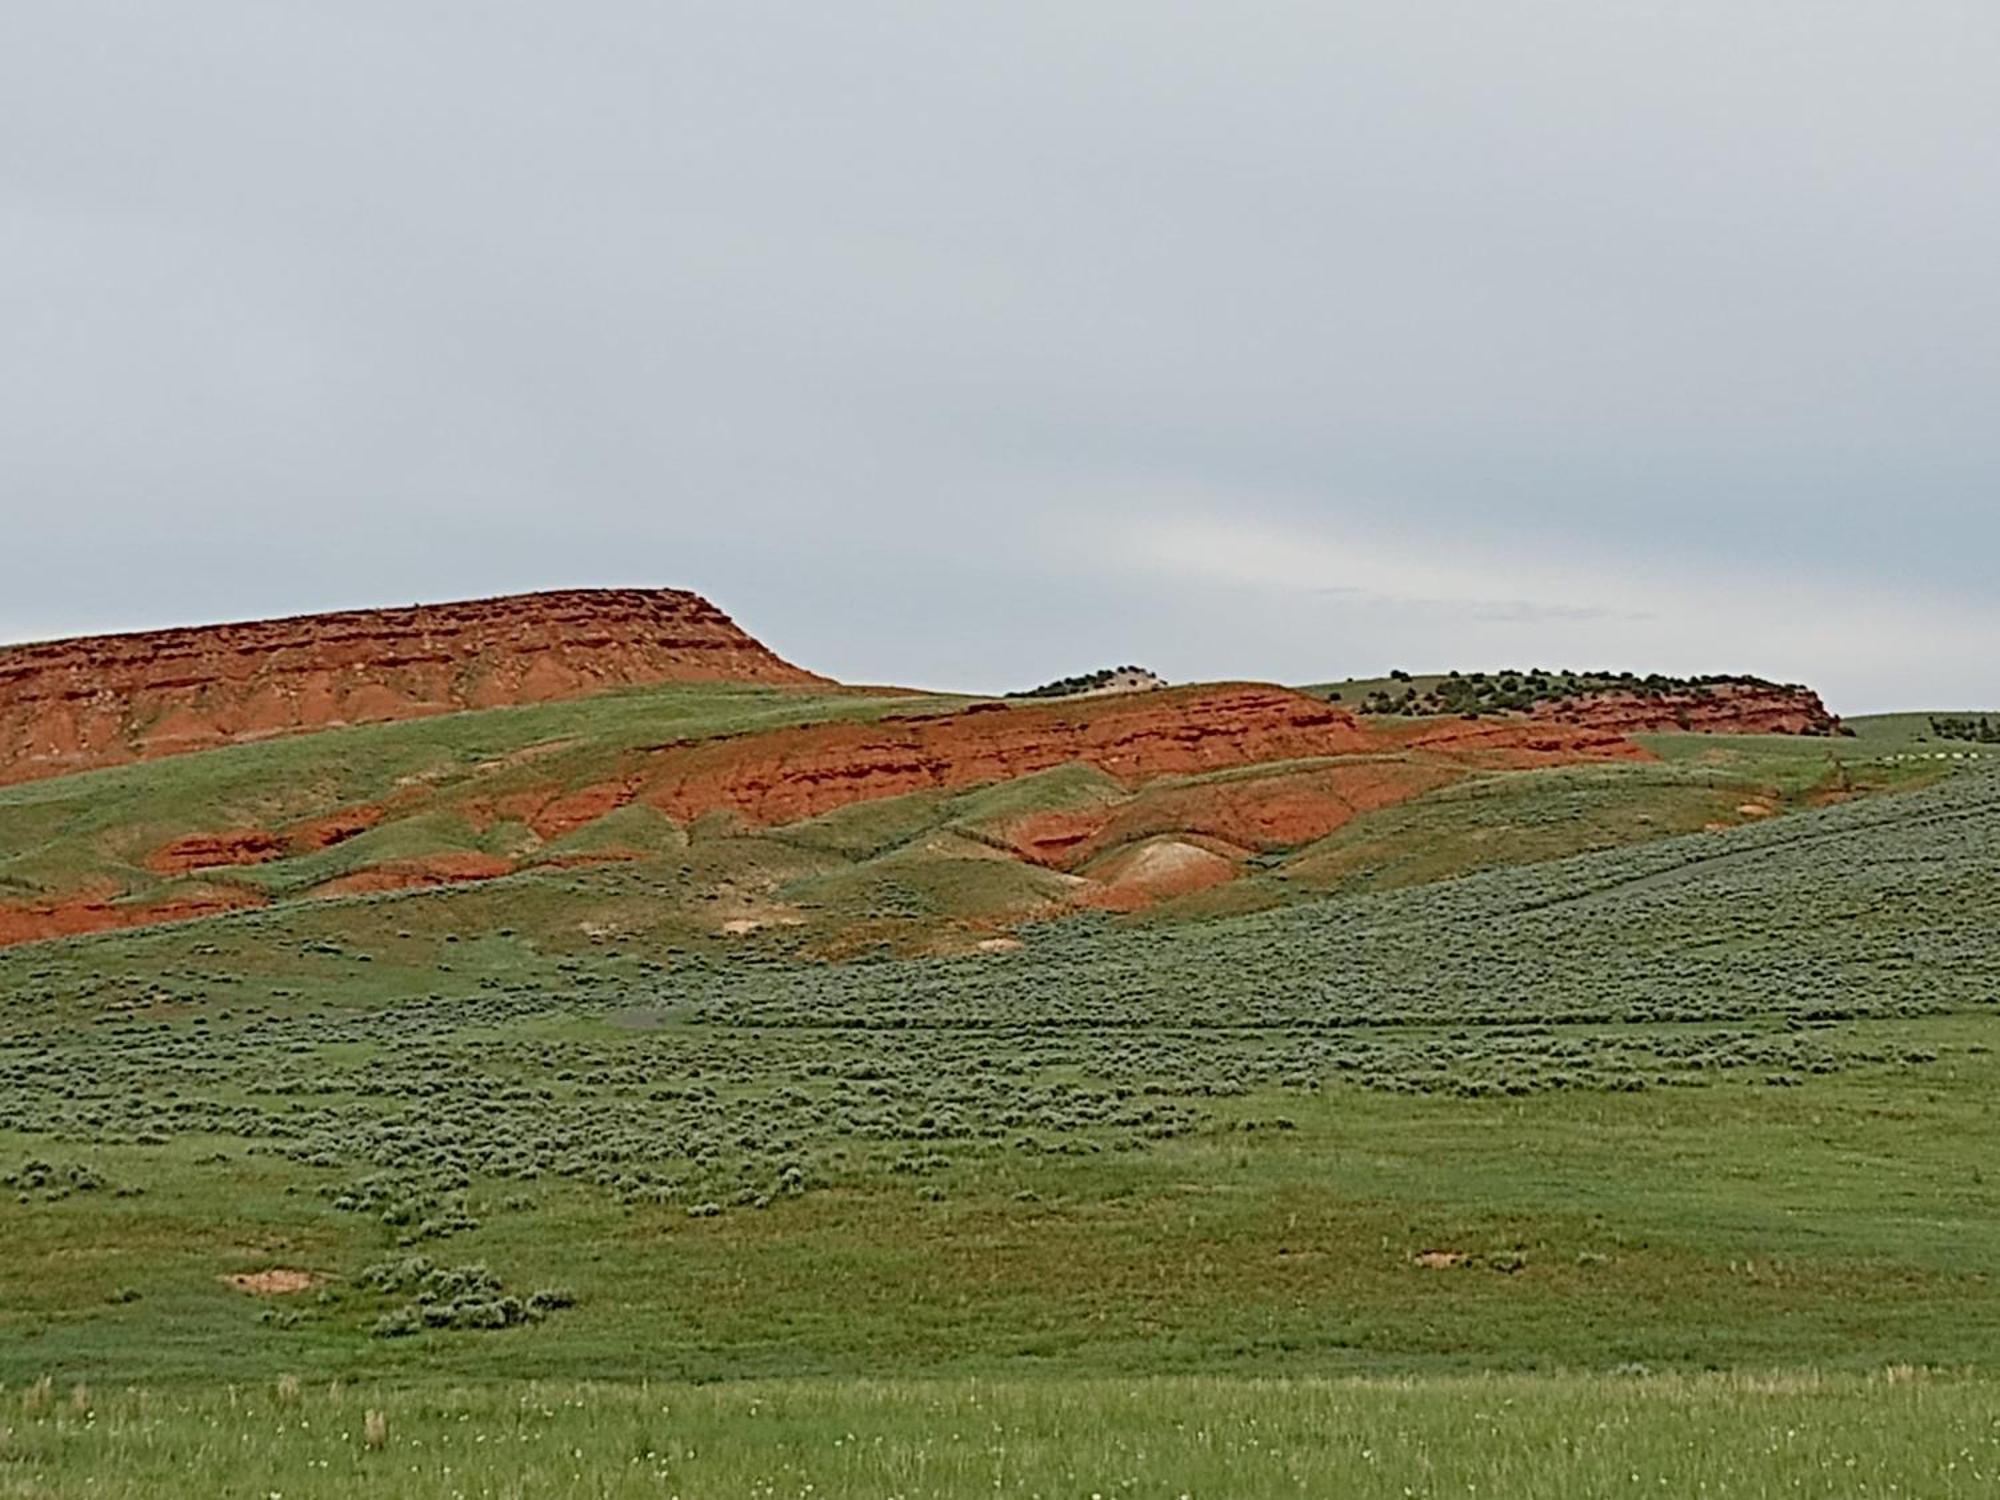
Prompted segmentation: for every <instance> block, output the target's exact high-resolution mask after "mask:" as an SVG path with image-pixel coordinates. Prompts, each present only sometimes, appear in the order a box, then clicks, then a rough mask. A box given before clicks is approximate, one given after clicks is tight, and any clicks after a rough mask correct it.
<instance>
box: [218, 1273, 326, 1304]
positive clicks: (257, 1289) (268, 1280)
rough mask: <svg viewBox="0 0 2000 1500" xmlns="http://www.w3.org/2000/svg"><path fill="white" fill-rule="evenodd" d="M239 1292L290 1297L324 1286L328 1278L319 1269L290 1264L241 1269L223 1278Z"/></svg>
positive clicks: (259, 1295)
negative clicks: (297, 1266) (308, 1268)
mask: <svg viewBox="0 0 2000 1500" xmlns="http://www.w3.org/2000/svg"><path fill="white" fill-rule="evenodd" d="M222 1279H223V1280H224V1281H225V1282H227V1283H228V1284H229V1285H230V1286H233V1287H235V1288H236V1290H237V1291H239V1292H248V1293H249V1294H250V1295H251V1296H253V1297H289V1296H292V1295H293V1294H294V1293H297V1292H309V1291H311V1290H312V1289H313V1288H314V1287H316V1286H324V1285H325V1284H326V1278H325V1277H324V1276H322V1275H320V1274H319V1273H318V1272H317V1271H299V1270H294V1269H293V1268H291V1267H289V1266H272V1267H270V1268H269V1269H268V1270H263V1271H239V1272H237V1273H236V1274H235V1275H233V1276H225V1277H223V1278H222Z"/></svg>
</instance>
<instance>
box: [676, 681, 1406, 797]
mask: <svg viewBox="0 0 2000 1500" xmlns="http://www.w3.org/2000/svg"><path fill="white" fill-rule="evenodd" d="M1369 746H1370V740H1369V738H1368V735H1367V734H1366V733H1365V732H1364V731H1363V730H1362V729H1361V728H1360V726H1359V725H1357V724H1356V723H1355V721H1354V717H1353V715H1351V714H1349V713H1347V712H1346V711H1345V710H1343V709H1339V708H1335V707H1334V706H1333V705H1331V704H1328V703H1324V702H1321V701H1320V700H1319V699H1316V698H1309V697H1307V696H1305V695H1304V694H1302V693H1294V692H1288V691H1286V690H1285V689H1283V688H1275V687H1261V686H1255V685H1248V684H1237V685H1224V686H1219V687H1204V688H1187V689H1180V690H1174V691H1168V692H1159V693H1146V694H1135V695H1133V696H1131V697H1127V698H1116V699H1095V700H1092V701H1091V702H1090V703H1088V704H1075V705H1052V706H1049V707H1046V708H1044V707H1019V708H1016V707H1009V706H1003V705H1000V704H997V703H995V704H982V705H978V706H975V707H973V708H970V709H966V710H963V711H961V712H959V713H953V714H937V715H929V716H923V717H911V718H900V719H889V720H884V721H881V722H879V723H874V724H821V725H814V726H810V727H806V728H800V729H781V730H777V731H775V732H772V733H769V734H761V735H757V736H755V737H754V738H749V739H741V740H710V741H704V742H701V743H697V744H691V745H686V746H673V747H668V748H666V749H664V750H662V751H660V752H659V753H658V757H657V759H656V760H655V762H654V763H653V764H652V765H651V766H650V767H649V768H648V774H647V775H646V777H645V780H644V782H643V784H642V788H641V789H640V790H639V793H638V794H639V796H640V797H641V798H642V799H643V800H644V801H646V802H648V803H650V804H651V805H653V806H654V807H657V808H659V809H660V811H662V812H664V813H666V814H667V816H668V817H671V818H674V819H676V820H679V821H683V822H686V821H691V820H692V819H694V818H696V817H699V816H700V815H701V814H702V813H705V812H712V811H716V810H718V809H726V810H729V811H733V812H737V813H741V814H742V815H743V816H744V817H746V818H749V819H750V820H751V821H752V822H757V823H790V822H796V821H797V820H799V819H801V818H810V817H815V816H817V815H818V814H820V813H824V812H831V811H833V810H834V809H835V808H838V807H844V806H846V805H847V804H849V803H851V802H864V801H872V800H874V799H876V798H881V797H897V796H901V795H903V794H904V793H907V792H918V791H928V790H933V789H937V788H951V787H964V786H977V785H980V784H982V783H986V782H994V781H1007V780H1011V779H1012V778H1014V777H1017V776H1027V775H1031V774H1033V773H1034V772H1036V771H1047V770H1053V769H1054V768H1055V767H1057V766H1062V765H1070V764H1078V763H1080V764H1083V765H1088V766H1094V767H1096V768H1097V769H1098V770H1100V771H1104V772H1106V773H1107V774H1109V775H1111V776H1114V777H1116V778H1118V779H1119V780H1120V781H1123V782H1126V783H1128V784H1135V783H1137V782H1139V781H1143V780H1146V779H1149V778H1151V777H1155V776H1166V775H1188V774H1191V773H1194V772H1198V771H1216V770H1222V769H1225V768H1227V767H1231V766H1245V765H1253V764H1256V763H1258V762H1261V761H1272V760H1301V759H1305V758H1309V757H1312V756H1323V755H1351V754H1355V753H1357V752H1360V751H1364V750H1367V749H1368V748H1369Z"/></svg>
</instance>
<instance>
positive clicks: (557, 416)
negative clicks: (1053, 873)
mask: <svg viewBox="0 0 2000 1500" xmlns="http://www.w3.org/2000/svg"><path fill="white" fill-rule="evenodd" d="M1996 63H2000V13H1995V12H1994V11H1993V9H1992V8H1991V7H1990V6H1987V5H1983V4H1979V3H1972V0H1966V3H1944V0H1935V3H1933V0H1910V3H1906V4H1902V5H1897V6H1867V5H1847V4H1827V3H1825V0H1770V3H1767V4H1761V5H1758V6H1754V7H1746V6H1742V5H1737V4H1730V3H1726V0H1712V3H1700V0H1697V3H1690V4H1682V5H1675V6H1671V7H1665V6H1662V7H1625V6H1615V7H1614V6H1603V5H1596V4H1589V3H1585V0H1527V3H1522V4H1516V5H1485V4H1471V3H1456V4H1444V3H1441V4H1436V5H1417V6H1406V5H1390V4H1380V5H1353V6H1328V5H1324V4H1309V3H1298V4H1275V3H1274V4H1252V5H1249V6H1240V7H1228V8H1220V7H1215V6H1195V5H1179V4H1166V5H1160V4H1150V3H1149V4H1145V5H1140V4H1136V3H1134V4H1128V3H1123V0H1105V3H1102V4H1097V5H1092V6H1086V7H1078V6H1074V5H1058V4H1054V3H1020V4H1010V5H1006V6H997V5H996V6H985V5H977V4H973V5H960V6H949V7H940V6H932V5H917V4H889V3H876V0H848V3H843V4H839V5H829V6H798V5H784V6H779V5H769V4H759V3H755V0H732V3H729V4H726V5H725V4H708V3H699V4H698V3H670V4H662V3H654V0H647V3H643V4H641V3H638V0H599V3H594V4H589V5H582V6H567V7H545V6H514V5H506V4H502V5H494V4H489V3H481V4H472V3H469V0H468V3H456V4H453V3H438V4H429V5H421V6H416V5H408V4H388V3H372V0H350V3H348V4H344V5H340V6H301V5H276V4H270V3H267V0H239V3H224V0H185V3H183V4H180V5H175V6H171V7H167V6H157V5H147V4H142V3H138V0H127V3H108V0H65V3H64V4H61V5H48V6H17V7H14V8H13V9H12V10H11V11H10V12H9V13H8V15H7V16H6V18H5V19H4V21H0V326H4V327H6V328H7V330H8V357H7V358H6V359H5V360H4V361H0V506H4V508H5V511H6V516H5V520H6V530H5V533H4V535H5V542H4V547H0V638H7V637H25V636H32V635H46V634H51V633H59V632H67V631H73V630H86V629H96V628H111V627H119V626H128V625H130V626H136V625H142V624H150V623H157V622H166V621H187V620H202V619H209V618H216V617H226V616H241V615H251V614H258V613H265V612H270V611H279V610H286V611H289V610H295V609H301V608H313V607H333V606H339V605H346V604H357V603H370V602H391V601H404V602H407V601H408V600H410V599H414V598H439V597H450V596H454V595H460V594H467V593H482V592H493V591H499V590H505V589H515V588H531V587H543V586H558V585H568V584H578V583H595V582H606V583H627V582H668V583H677V584H685V585H688V586H692V587H696V588H699V589H702V590H704V591H705V592H708V593H710V594H712V595H713V596H714V597H716V598H717V599H718V600H719V601H720V602H722V603H723V604H724V605H725V606H726V607H728V608H730V609H732V610H733V611H734V612H735V613H737V614H738V615H739V616H740V617H741V618H743V619H744V621H745V622H746V623H747V624H749V625H750V626H751V627H752V628H753V629H756V630H757V631H758V632H759V633H760V634H762V635H764V636H765V637H767V638H768V639H770V640H771V641H772V642H773V644H775V645H776V646H778V647H779V648H780V649H782V650H784V651H786V652H787V653H788V654H790V655H792V656H794V657H796V658H798V659H800V660H803V661H805V662H808V663H809V664H811V665H814V666H817V667H820V668H822V669H824V670H829V671H833V672H836V673H840V674H842V675H848V676H853V677H857V678H864V679H873V680H883V679H901V680H914V681H921V682H936V683H955V684H964V685H973V686H1003V685H1008V684H1012V683H1018V682H1021V681H1026V680H1040V679H1042V678H1045V677H1047V676H1049V675H1053V674H1054V673H1056V672H1058V671H1061V670H1068V669H1071V668H1075V667H1080V666H1085V665H1089V664H1092V663H1095V662H1097V661H1099V660H1100V659H1116V660H1121V661H1122V660H1142V661H1147V662H1150V663H1152V664H1154V665H1156V666H1157V667H1159V668H1160V669H1161V670H1164V671H1167V672H1169V673H1170V674H1172V675H1176V676H1195V675H1208V674H1211V673H1214V674H1223V673H1227V674H1231V675H1269V676H1281V677H1291V678H1311V677H1325V676H1331V675H1336V674H1339V673H1344V672H1347V671H1350V670H1356V671H1360V670H1373V669H1376V668H1379V667H1380V666H1382V665H1385V664H1388V663H1391V662H1401V663H1404V664H1408V665H1412V666H1423V665H1447V664H1454V663H1456V664H1462V665H1466V666H1473V665H1478V664H1481V663H1484V662H1487V661H1489V660H1492V661H1498V660H1501V659H1506V660H1530V659H1532V660H1539V661H1545V662H1549V663H1556V662H1563V661H1575V662H1579V663H1581V662H1589V663H1591V664H1598V663H1601V662H1602V663H1606V664H1617V665H1631V666H1634V667H1639V668H1652V667H1661V668H1673V667H1680V666H1688V667H1693V668H1708V667H1714V668H1717V669H1728V668H1739V667H1740V668H1745V669H1753V670H1765V671H1769V672H1771V673H1772V674H1773V675H1793V676H1808V677H1811V678H1812V679H1813V680H1815V681H1817V682H1821V683H1823V684H1824V685H1825V686H1826V687H1827V688H1828V689H1829V690H1830V692H1831V693H1832V694H1833V696H1834V697H1835V698H1836V699H1837V700H1838V701H1840V702H1841V703H1842V704H1843V706H1846V707H1849V708H1854V709H1861V708H1869V707H1887V706H1896V705H1899V704H1905V703H1909V704H1929V703H1935V704H1954V705H1955V704H1962V703H1963V704H1970V703H1989V704H1990V703H1994V702H2000V680H1997V679H1996V677H1995V675H1994V669H1993V667H1992V666H1991V665H1990V660H1991V658H1990V652H1989V651H1988V650H1987V649H1986V647H1985V645H1984V642H1985V641H1986V640H1989V639H1990V635H1989V634H1987V632H1988V630H1989V628H1990V627H1991V626H1992V625H1993V624H1994V623H1996V622H1995V620H1994V617H1993V613H1992V612H1993V608H1994V604H1993V592H1992V590H1991V588H1990V585H1989V582H1988V580H1989V577H1990V572H1991V561H1990V560H1991V558H1992V557H1993V556H1994V555H1995V550H1996V545H2000V519H1996V516H2000V505H1996V503H1995V493H1996V483H1995V481H1996V477H2000V462H1996V460H2000V431H1996V429H1995V427H1994V424H1993V422H1992V418H1991V413H1992V411H1993V410H1994V409H1995V405H1996V397H2000V291H1996V289H1995V283H1994V279H1993V277H1992V275H1991V267H1992V266H1993V265H1994V264H1995V263H1996V260H2000V197H1996V195H1995V194H1994V193H1993V192H1992V191H1991V190H1990V183H1991V166H1990V162H1989V160H1988V158H1989V156H1990V151H1991V143H1992V141H1993V140H1994V139H1995V138H1996V134H2000V102H1996V94H1995V91H1994V90H1993V89H1992V87H1991V80H1992V78H1993V77H1994V76H1995V72H1996ZM1190 517H1192V518H1193V519H1195V520H1198V521H1200V522H1201V523H1202V524H1203V525H1205V526H1206V527H1208V528H1209V529H1208V531H1206V532H1204V533H1203V535H1206V536H1210V537H1212V536H1214V535H1215V534H1217V529H1218V528H1221V529H1227V528H1229V527H1232V526H1238V525H1240V526H1242V527H1244V528H1245V529H1246V534H1250V535H1254V536H1256V537H1260V538H1262V539H1263V542H1262V543H1261V544H1260V548H1261V550H1260V548H1248V549H1245V550H1243V551H1241V552H1240V554H1237V555H1234V556H1233V559H1232V571H1231V572H1230V573H1229V574H1228V575H1227V576H1224V575H1223V574H1221V573H1218V572H1217V571H1216V570H1215V569H1213V568H1210V567H1206V566H1203V565H1202V559H1201V558H1200V557H1199V556H1198V555H1190V554H1188V553H1186V552H1178V553H1174V552H1170V551H1169V550H1167V549H1163V548H1162V547H1161V546H1159V545H1157V544H1155V543H1152V542H1149V541H1148V539H1147V538H1148V534H1149V532H1153V531H1155V530H1157V529H1158V528H1159V527H1160V526H1161V525H1162V523H1163V522H1164V523H1175V524H1178V523H1182V522H1185V521H1187V520H1189V518H1190ZM1300 546H1303V547H1304V548H1306V549H1307V550H1308V551H1309V552H1310V553H1311V555H1312V556H1314V557H1315V558H1317V559H1320V562H1319V563H1317V564H1316V568H1317V570H1318V571H1319V572H1326V571H1329V570H1331V571H1335V572H1338V571H1340V570H1341V568H1342V566H1343V565H1342V562H1341V559H1342V558H1343V557H1345V556H1347V555H1348V554H1349V553H1350V552H1355V553H1360V554H1364V555H1365V556H1366V557H1367V558H1368V559H1369V563H1368V567H1369V568H1370V569H1373V570H1374V571H1375V572H1376V573H1378V574H1379V573H1383V572H1394V573H1395V575H1396V576H1397V577H1398V578H1399V579H1400V580H1402V582H1400V583H1399V584H1397V585H1396V586H1394V587H1389V586H1382V585H1381V584H1380V583H1379V582H1378V581H1376V580H1373V579H1371V578H1370V577H1368V576H1359V577H1348V576H1344V575H1343V576H1341V577H1337V578H1319V577H1316V576H1314V575H1313V574H1312V573H1308V572H1302V571H1301V570H1300V569H1298V568H1296V567H1293V566H1290V565H1289V564H1288V561H1287V554H1288V553H1294V552H1296V551H1297V549H1298V547H1300ZM1426 570H1432V571H1433V572H1435V573H1436V574H1440V575H1442V576H1444V577H1445V578H1446V579H1447V581H1448V583H1449V585H1450V586H1449V587H1448V588H1446V589H1444V590H1439V589H1437V588H1434V587H1431V586H1430V584H1429V582H1427V581H1426ZM1364 571H1365V570H1364ZM1412 580H1414V581H1415V582H1414V586H1412ZM1432 581H1434V580H1432ZM1328 589H1334V590H1340V589H1353V590H1355V591H1356V592H1355V593H1354V594H1352V595H1348V594H1342V593H1338V592H1334V593H1329V592H1327V591H1326V590H1328ZM1633 596H1643V603H1642V604H1634V603H1632V602H1631V601H1632V597H1633ZM1399 600H1401V601H1404V602H1402V603H1399V602H1398V601H1399ZM1409 601H1420V602H1419V603H1418V604H1416V605H1412V604H1410V603H1409ZM1421 601H1429V602H1428V603H1422V602H1421ZM1510 601H1511V602H1510ZM1607 622H1609V624H1610V626H1615V628H1607ZM1933 624H1934V628H1932V627H1933ZM1607 651H1616V652H1618V653H1622V659H1621V660H1619V661H1617V662H1615V663H1613V662H1610V661H1609V660H1608V659H1607V658H1606V656H1605V653H1606V652H1607ZM1722 657H1726V659H1718V658H1722Z"/></svg>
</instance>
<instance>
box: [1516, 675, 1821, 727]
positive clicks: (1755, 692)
mask: <svg viewBox="0 0 2000 1500" xmlns="http://www.w3.org/2000/svg"><path fill="white" fill-rule="evenodd" d="M1531 717H1532V718H1535V719H1538V720H1547V721H1549V722H1551V723H1558V724H1570V725H1581V726H1585V727H1588V728H1591V729H1597V730H1602V731H1605V732H1607V733H1610V734H1643V733H1646V732H1649V731H1661V730H1665V731H1673V730H1683V731H1690V732H1693V733H1696V734H1807V735H1816V734H1839V733H1840V732H1841V723H1840V720H1839V719H1838V718H1837V717H1836V716H1835V715H1833V714H1831V713H1829V712H1828V711H1827V707H1826V705H1825V704H1824V703H1823V702H1821V701H1820V696H1819V694H1818V693H1815V692H1813V691H1812V690H1811V689H1810V688H1804V687H1780V686H1777V685H1775V684H1772V683H1761V682H1720V683H1714V684H1712V685H1710V686H1707V687H1704V688H1701V689H1699V690H1697V691H1689V692H1664V693H1636V692H1634V693H1622V692H1621V693H1593V694H1591V695H1589V696H1588V697H1580V698H1567V699H1563V700H1561V701H1558V702H1554V703H1544V704H1540V705H1538V706H1537V708H1536V709H1535V711H1534V713H1533V714H1532V715H1531Z"/></svg>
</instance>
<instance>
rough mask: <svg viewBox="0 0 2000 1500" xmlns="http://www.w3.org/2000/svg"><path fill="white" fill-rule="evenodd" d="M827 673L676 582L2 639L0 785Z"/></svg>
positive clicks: (790, 680)
mask: <svg viewBox="0 0 2000 1500" xmlns="http://www.w3.org/2000/svg"><path fill="white" fill-rule="evenodd" d="M821 681H824V679H823V678H818V677H815V676H813V674H811V673H810V672H806V671H803V670H801V669H800V668H798V667H795V666H792V665H791V664H790V663H789V662H786V661H783V660H781V659H780V658H778V657H777V656H775V655H773V654H772V653H771V652H770V651H769V650H767V649H766V648H765V647H763V646H762V645H760V644H759V643H758V642H757V641H755V640H753V639H751V637H750V636H748V635H746V634H744V632H743V631H742V630H740V629H738V628H737V626H736V625H735V624H734V623H733V622H732V621H731V620H730V618H729V617H728V616H727V615H725V614H724V613H723V612H722V611H721V610H719V609H717V608H716V607H715V606H714V605H712V604H710V603H709V602H708V601H707V600H706V599H703V598H701V597H699V596H698V595H695V594H690V593H685V592H682V591H680V590H676V589H577V590H571V591H568V592H560V593H546V594H521V595H515V596H512V597H509V598H502V599H480V600H473V601H469V602H465V603H457V604H430V605H417V606H414V607H412V608H409V609H380V610H373V609H371V610H346V611H342V612H340V613H336V614H323V615H299V616H295V617H293V618H289V619H283V620H261V621H256V622H252V623H246V624H238V625H209V626H201V627H197V628H192V629H182V630H155V631H146V632H143V633H139V634H133V635H108V636H91V637H84V638H80V639H76V640H67V641H48V642H44V643H39V644H35V645H27V646H11V647H5V648H0V783H7V782H16V781H29V780H33V779H35V778H38V777H44V776H60V775H64V774H66V773H68V772H71V771H82V770H90V769H93V768H95V767H98V766H109V765H117V764H120V763H122V762H125V761H131V760H145V759H151V758H153V757H155V756H162V755H173V754H177V753H180V752H183V751H188V750H206V749H211V748H213V747H215V746H218V745H227V744H232V743H234V742H236V741H239V740H248V739H262V738H266V737H268V736H271V735H275V734H284V733H288V732H292V731H297V730H308V729H324V728H328V727H331V726H333V725H337V724H361V723H373V722H379V721H382V720H387V719H410V718H418V717H421V716H423V715H427V714H440V713H450V712H453V711H454V710H458V709H468V708H495V707H501V706H504V705H509V704H517V703H546V702H552V701H556V700H559V699H566V698H581V697H584V696H586V695H588V694H591V693H596V692H601V691H603V690H604V689H607V688H615V687H633V686H643V685H647V684H651V683H661V682H753V683H774V684H786V683H814V682H821Z"/></svg>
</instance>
